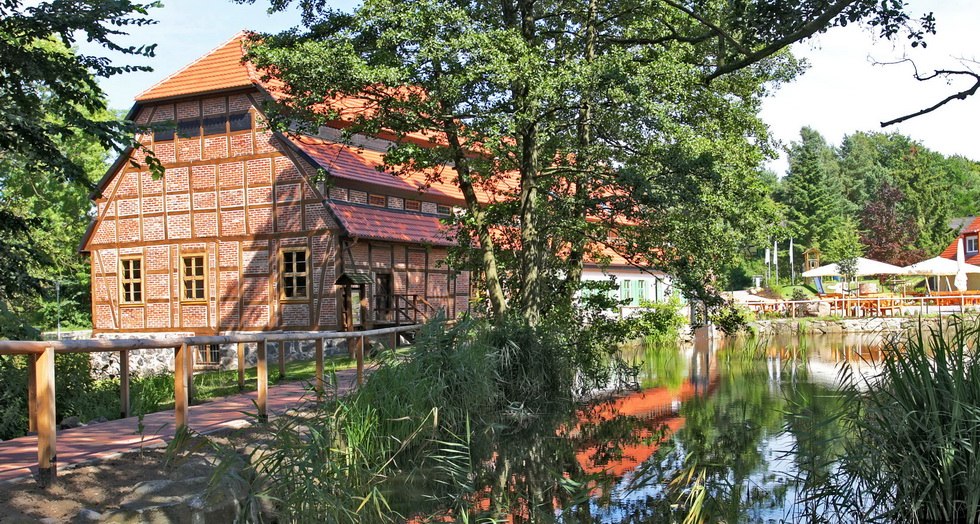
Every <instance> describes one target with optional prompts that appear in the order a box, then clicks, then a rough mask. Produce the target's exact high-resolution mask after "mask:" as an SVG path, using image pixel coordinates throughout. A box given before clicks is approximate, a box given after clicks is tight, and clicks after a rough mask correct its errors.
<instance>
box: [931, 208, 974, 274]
mask: <svg viewBox="0 0 980 524" xmlns="http://www.w3.org/2000/svg"><path fill="white" fill-rule="evenodd" d="M978 231H980V217H977V218H974V219H973V222H970V225H968V226H966V227H965V228H963V230H962V231H960V235H959V236H958V237H956V238H954V239H953V241H952V242H950V243H949V245H948V246H946V249H944V250H943V252H942V254H940V255H939V256H941V257H943V258H948V259H950V260H956V244H957V243H958V242H959V240H960V239H961V238H965V237H966V236H967V235H976V234H977V232H978ZM964 244H965V241H964ZM964 247H965V246H964ZM966 263H967V264H980V253H974V254H973V256H969V255H968V256H967V257H966Z"/></svg>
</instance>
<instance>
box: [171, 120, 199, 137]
mask: <svg viewBox="0 0 980 524" xmlns="http://www.w3.org/2000/svg"><path fill="white" fill-rule="evenodd" d="M177 136H179V137H181V138H194V137H198V136H201V121H200V120H181V121H180V122H178V123H177Z"/></svg>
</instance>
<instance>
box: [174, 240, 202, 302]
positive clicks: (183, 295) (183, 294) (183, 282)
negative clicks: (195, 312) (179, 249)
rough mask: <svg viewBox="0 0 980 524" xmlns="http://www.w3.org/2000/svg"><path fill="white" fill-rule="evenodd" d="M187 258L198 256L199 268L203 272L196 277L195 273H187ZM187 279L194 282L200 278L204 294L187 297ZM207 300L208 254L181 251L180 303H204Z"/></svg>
mask: <svg viewBox="0 0 980 524" xmlns="http://www.w3.org/2000/svg"><path fill="white" fill-rule="evenodd" d="M188 258H200V259H201V269H202V270H203V272H204V274H202V275H200V277H198V276H197V275H191V276H190V277H188V275H187V259H188ZM188 280H190V281H193V282H196V281H198V280H200V281H201V282H202V283H203V286H204V296H203V297H201V298H187V282H188ZM207 301H208V255H207V253H203V252H201V253H198V252H190V253H181V254H180V302H181V303H182V304H204V303H207Z"/></svg>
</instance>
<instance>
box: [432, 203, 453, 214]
mask: <svg viewBox="0 0 980 524" xmlns="http://www.w3.org/2000/svg"><path fill="white" fill-rule="evenodd" d="M452 213H453V208H452V206H446V205H443V204H436V214H437V215H447V216H448V215H451V214H452Z"/></svg>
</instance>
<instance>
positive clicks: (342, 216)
mask: <svg viewBox="0 0 980 524" xmlns="http://www.w3.org/2000/svg"><path fill="white" fill-rule="evenodd" d="M326 205H327V207H328V208H329V209H330V210H331V211H332V212H333V214H334V216H336V217H337V220H338V221H339V222H340V225H341V226H342V227H343V228H344V230H345V231H346V232H347V234H348V235H350V236H352V237H356V238H363V239H369V240H385V241H389V242H405V243H410V244H431V245H435V246H455V245H456V244H457V242H456V241H455V240H452V239H451V238H450V237H451V235H452V232H451V230H450V228H449V227H448V226H446V225H444V224H442V222H441V221H440V220H439V217H437V216H432V215H423V214H421V213H412V212H410V211H399V210H393V209H386V208H379V207H373V206H365V205H360V204H351V203H348V202H338V201H328V202H327V204H326Z"/></svg>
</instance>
